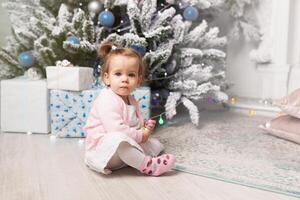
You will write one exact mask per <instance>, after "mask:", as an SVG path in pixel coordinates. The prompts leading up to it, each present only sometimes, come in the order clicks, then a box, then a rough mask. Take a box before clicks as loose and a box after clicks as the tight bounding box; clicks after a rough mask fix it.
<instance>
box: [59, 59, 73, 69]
mask: <svg viewBox="0 0 300 200" xmlns="http://www.w3.org/2000/svg"><path fill="white" fill-rule="evenodd" d="M55 65H56V67H74V65H73V64H72V63H70V62H69V61H68V60H62V61H60V60H58V61H56V62H55Z"/></svg>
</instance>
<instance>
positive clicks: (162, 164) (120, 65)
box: [84, 44, 175, 176]
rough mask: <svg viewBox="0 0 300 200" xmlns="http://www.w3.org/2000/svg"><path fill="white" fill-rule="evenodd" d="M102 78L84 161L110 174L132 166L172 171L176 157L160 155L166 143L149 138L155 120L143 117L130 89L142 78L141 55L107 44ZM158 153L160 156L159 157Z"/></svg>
mask: <svg viewBox="0 0 300 200" xmlns="http://www.w3.org/2000/svg"><path fill="white" fill-rule="evenodd" d="M99 56H101V57H102V58H103V59H104V64H103V66H102V71H101V78H102V80H103V82H104V83H105V85H106V86H107V87H106V88H105V89H103V90H101V92H100V94H99V96H98V97H97V98H96V100H95V102H94V103H93V106H92V108H91V111H90V113H89V117H88V119H87V122H86V125H85V126H84V130H85V131H86V133H87V138H86V153H85V163H86V164H87V165H88V166H89V167H90V168H91V169H93V170H95V171H97V172H101V173H104V174H110V173H111V172H112V171H113V170H116V169H119V168H122V167H124V166H131V167H133V168H135V169H137V170H139V171H140V172H141V173H143V174H147V175H151V176H159V175H161V174H163V173H165V172H167V171H169V170H170V169H171V168H172V167H173V165H174V163H175V157H174V156H173V155H171V154H163V155H161V156H158V155H159V153H160V152H161V151H162V150H163V145H162V144H161V143H160V142H159V141H158V140H155V139H153V138H149V136H150V135H151V133H152V132H153V129H154V127H155V121H154V120H148V121H147V122H145V124H144V120H143V118H142V115H141V113H140V110H139V106H138V103H137V102H136V100H135V99H134V98H133V97H132V96H130V93H131V92H132V91H133V90H134V89H136V88H137V87H139V85H140V84H141V83H142V81H143V65H142V61H141V57H140V56H139V54H138V53H136V52H135V51H133V50H131V49H129V48H119V47H116V46H115V45H113V44H104V45H102V46H101V47H100V49H99ZM156 156H158V157H156Z"/></svg>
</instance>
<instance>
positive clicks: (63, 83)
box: [46, 66, 94, 91]
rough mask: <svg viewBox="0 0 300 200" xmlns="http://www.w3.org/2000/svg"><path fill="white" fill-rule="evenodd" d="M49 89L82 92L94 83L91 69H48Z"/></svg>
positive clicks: (49, 67)
mask: <svg viewBox="0 0 300 200" xmlns="http://www.w3.org/2000/svg"><path fill="white" fill-rule="evenodd" d="M46 74H47V87H48V89H57V90H70V91H81V90H85V89H88V88H89V87H90V85H91V84H92V83H93V82H94V76H93V68H90V67H58V66H48V67H46Z"/></svg>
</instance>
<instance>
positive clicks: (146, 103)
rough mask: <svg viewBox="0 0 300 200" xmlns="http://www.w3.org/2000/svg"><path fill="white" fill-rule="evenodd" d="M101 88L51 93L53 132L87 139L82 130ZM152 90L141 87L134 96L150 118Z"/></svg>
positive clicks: (143, 113)
mask: <svg viewBox="0 0 300 200" xmlns="http://www.w3.org/2000/svg"><path fill="white" fill-rule="evenodd" d="M100 91H101V88H99V87H93V88H92V89H90V90H83V91H80V92H76V91H66V90H51V91H50V116H51V132H52V134H54V135H56V136H58V137H85V136H86V134H85V132H84V131H83V130H82V127H83V126H84V125H85V122H86V120H87V117H88V113H89V111H90V109H91V106H92V103H93V102H94V99H95V98H96V97H97V96H98V94H99V92H100ZM150 94H151V91H150V88H149V87H140V88H138V89H136V90H135V91H134V92H133V93H132V95H133V96H134V98H135V99H136V100H137V101H138V102H139V105H140V109H141V112H142V115H143V117H144V118H145V119H149V117H150Z"/></svg>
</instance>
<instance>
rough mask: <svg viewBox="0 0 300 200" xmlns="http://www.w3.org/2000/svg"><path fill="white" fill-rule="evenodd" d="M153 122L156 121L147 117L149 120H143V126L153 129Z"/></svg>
mask: <svg viewBox="0 0 300 200" xmlns="http://www.w3.org/2000/svg"><path fill="white" fill-rule="evenodd" d="M155 124H156V121H155V120H152V119H149V120H147V121H145V127H146V128H148V129H150V130H151V131H153V130H154V128H155Z"/></svg>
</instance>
